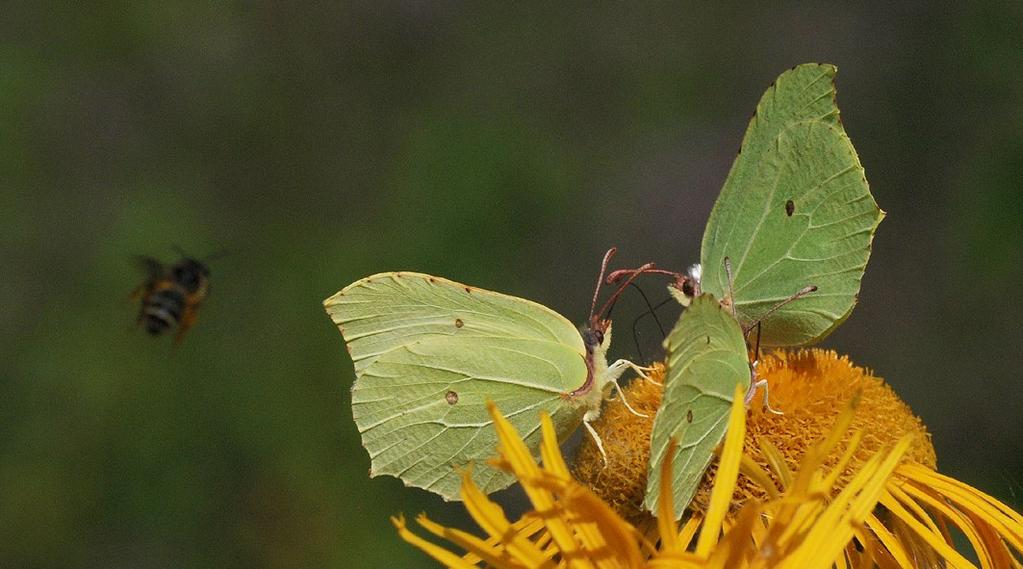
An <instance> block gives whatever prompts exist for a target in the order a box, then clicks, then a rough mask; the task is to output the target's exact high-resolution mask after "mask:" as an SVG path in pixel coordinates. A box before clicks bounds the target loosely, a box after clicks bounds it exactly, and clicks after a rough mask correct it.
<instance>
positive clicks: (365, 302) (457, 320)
mask: <svg viewBox="0 0 1023 569" xmlns="http://www.w3.org/2000/svg"><path fill="white" fill-rule="evenodd" d="M323 305H324V308H326V310H327V314H329V315H330V317H331V319H332V320H333V321H334V323H335V324H337V326H338V328H340V329H341V335H342V336H344V338H345V342H346V343H347V346H348V351H349V353H350V354H351V356H352V360H353V361H354V363H355V373H356V375H360V374H361V373H362V371H363V370H365V369H366V368H367V367H368V366H369V365H370V364H372V363H373V361H375V360H376V358H378V357H380V356H381V355H383V354H386V353H387V352H390V351H391V350H394V349H396V348H399V347H401V346H405V345H407V344H410V343H412V342H417V341H421V340H425V339H427V338H429V337H432V336H452V337H453V336H456V335H457V336H458V337H462V338H464V337H488V338H518V339H535V340H543V341H548V342H555V343H558V344H563V345H565V346H567V347H570V348H571V349H573V350H575V351H577V352H578V353H579V354H581V355H584V354H585V353H586V352H585V348H584V347H583V341H582V337H580V335H579V332H578V330H576V328H575V326H573V325H572V323H571V322H569V321H568V320H567V319H565V317H563V316H561V315H560V314H558V313H557V312H554V311H553V310H551V309H549V308H547V307H545V306H543V305H540V304H537V303H535V302H531V301H528V300H524V299H521V298H516V297H514V296H508V295H505V294H500V293H497V292H491V291H488V290H483V289H479V288H475V287H471V286H468V285H464V284H461V283H457V282H454V281H449V280H447V279H443V278H440V277H434V276H430V275H424V274H420V273H407V272H398V273H380V274H376V275H373V276H370V277H366V278H364V279H362V280H359V281H356V282H354V283H352V284H350V285H348V286H347V287H345V288H344V289H343V290H341V291H340V292H338V293H337V294H335V295H334V296H332V297H330V298H328V299H327V300H325V301H324V302H323Z"/></svg>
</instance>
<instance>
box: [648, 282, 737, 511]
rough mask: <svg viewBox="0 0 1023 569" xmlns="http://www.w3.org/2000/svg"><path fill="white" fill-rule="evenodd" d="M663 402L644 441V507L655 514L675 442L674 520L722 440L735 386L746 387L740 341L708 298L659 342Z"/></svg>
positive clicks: (730, 319) (721, 310)
mask: <svg viewBox="0 0 1023 569" xmlns="http://www.w3.org/2000/svg"><path fill="white" fill-rule="evenodd" d="M665 348H666V349H667V351H668V361H667V371H666V374H665V384H664V397H663V399H662V401H661V406H660V408H659V409H658V411H657V416H656V418H655V419H654V426H653V431H652V433H651V438H650V461H649V467H648V470H647V473H648V474H647V487H646V499H645V501H644V506H645V507H646V508H647V509H648V510H649V511H656V509H657V498H658V493H659V490H660V483H661V482H660V479H661V464H662V463H663V462H664V460H665V459H666V458H667V457H666V456H665V455H666V453H667V450H668V444H669V442H670V441H671V439H675V440H676V441H677V442H678V447H677V450H676V451H675V458H674V461H673V470H672V475H673V478H672V495H673V496H674V502H675V503H674V511H675V517H676V518H679V517H681V515H682V512H683V511H684V510H685V508H686V506H688V505H689V502H690V500H692V498H693V495H694V494H695V493H696V489H697V487H698V486H699V484H700V480H701V479H702V478H703V473H704V471H705V470H706V469H707V466H708V465H709V464H710V460H711V457H712V456H713V453H714V448H715V447H716V446H717V445H718V444H719V443H720V442H721V440H722V439H723V438H724V436H725V430H726V427H727V426H728V413H729V409H730V408H731V405H732V398H733V396H734V393H735V386H736V384H741V385H743V387H745V388H747V389H748V388H749V384H750V369H749V359H748V356H747V353H746V342H745V340H744V338H743V334H742V330H741V329H740V328H739V324H738V322H737V321H736V320H735V318H734V317H733V316H732V315H731V313H730V312H729V311H728V310H727V309H725V308H723V307H722V306H721V303H720V302H718V300H717V299H715V298H714V296H713V295H710V294H703V295H701V296H699V297H696V298H695V299H693V302H692V304H691V305H690V306H689V308H688V309H686V311H685V312H683V313H682V316H681V317H680V318H679V321H678V323H677V324H676V325H675V328H674V329H673V330H672V331H671V334H669V335H668V338H667V340H665Z"/></svg>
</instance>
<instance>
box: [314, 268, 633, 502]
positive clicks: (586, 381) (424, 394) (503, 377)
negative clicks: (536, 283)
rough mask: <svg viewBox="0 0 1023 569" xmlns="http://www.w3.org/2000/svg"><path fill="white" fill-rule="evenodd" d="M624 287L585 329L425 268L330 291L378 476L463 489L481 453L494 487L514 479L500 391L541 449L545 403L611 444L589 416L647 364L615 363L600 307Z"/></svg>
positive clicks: (481, 471)
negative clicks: (503, 456)
mask: <svg viewBox="0 0 1023 569" xmlns="http://www.w3.org/2000/svg"><path fill="white" fill-rule="evenodd" d="M613 254H614V249H612V250H610V251H608V253H607V255H605V257H604V263H603V265H602V268H601V274H600V280H598V291H599V286H600V283H601V282H602V280H603V277H604V271H605V269H606V267H607V263H608V262H609V260H610V258H611V256H612V255H613ZM623 288H624V287H623ZM620 292H621V289H620V290H619V291H618V292H616V293H615V296H613V297H612V298H611V299H610V300H609V301H608V302H607V303H606V304H605V306H604V308H602V309H601V310H600V311H597V312H595V311H594V310H595V308H596V302H597V295H596V294H594V297H593V304H592V305H591V311H590V319H589V322H588V323H587V326H586V327H585V328H584V329H583V331H582V332H581V333H580V331H579V330H577V329H576V327H575V326H573V325H572V323H571V322H569V321H568V320H567V319H565V318H564V317H563V316H561V315H560V314H558V313H556V312H554V311H553V310H551V309H549V308H547V307H545V306H542V305H540V304H537V303H535V302H531V301H529V300H524V299H521V298H516V297H514V296H508V295H504V294H500V293H497V292H491V291H487V290H483V289H479V288H475V287H471V286H467V285H464V284H461V283H457V282H454V281H449V280H447V279H443V278H440V277H435V276H430V275H425V274H420V273H409V272H396V273H380V274H376V275H373V276H370V277H366V278H364V279H362V280H359V281H356V282H354V283H352V284H351V285H348V286H347V287H345V288H344V289H343V290H341V291H340V292H338V293H337V294H335V295H333V296H331V297H330V298H328V299H327V300H325V301H324V303H323V304H324V307H325V308H326V310H327V314H329V315H330V317H331V319H332V320H333V321H334V323H335V324H337V326H338V328H339V329H340V330H341V335H342V336H343V337H344V339H345V342H346V343H347V347H348V352H349V353H350V354H351V357H352V361H353V362H354V364H355V376H356V380H355V383H354V385H353V386H352V415H353V416H354V418H355V423H356V425H357V426H358V429H359V432H360V433H361V434H362V443H363V446H364V447H365V448H366V450H367V451H369V455H370V458H371V470H370V476H378V475H382V474H387V475H391V476H396V477H398V478H400V479H401V480H403V481H404V482H405V484H406V485H407V486H415V487H418V488H424V489H426V490H429V491H431V492H435V493H437V494H440V495H441V496H442V497H443V498H444V499H446V500H457V499H459V486H460V483H461V474H460V472H459V470H460V469H462V468H464V467H466V466H467V465H469V464H470V463H474V466H473V468H472V477H473V480H474V481H475V483H476V484H477V485H478V486H479V487H480V488H481V489H482V490H483V491H484V492H486V493H490V492H494V491H497V490H500V489H502V488H505V487H507V486H509V485H510V484H511V483H512V482H514V477H513V476H512V475H510V474H508V473H506V472H503V471H501V470H499V469H496V468H494V467H493V466H491V465H489V464H488V463H487V460H488V459H491V458H494V457H495V456H497V450H496V446H497V438H496V434H495V431H494V428H493V426H492V424H491V423H492V421H491V419H490V416H489V414H488V413H487V408H486V402H487V401H488V400H490V401H494V402H495V403H496V404H497V406H498V408H500V409H501V412H502V413H504V414H505V416H506V417H507V418H508V419H509V420H510V421H511V423H512V424H513V425H514V426H515V428H516V429H517V430H518V431H519V432H520V433H523V436H524V438H525V441H526V444H527V446H528V447H529V448H530V449H531V450H532V451H533V453H534V455H536V456H537V457H538V456H539V442H540V419H539V415H540V412H541V411H546V412H547V413H548V414H549V415H550V417H551V420H552V421H553V423H554V427H555V429H556V430H557V432H558V436H559V438H560V439H561V440H564V439H565V438H567V437H568V436H569V435H570V434H571V433H572V432H574V431H575V429H576V428H578V426H579V424H580V423H582V424H583V425H585V426H586V428H587V430H588V431H589V433H590V434H591V435H592V436H593V437H594V440H595V441H596V442H597V445H598V448H600V449H601V452H603V445H602V443H601V441H600V438H599V437H598V436H597V434H596V431H594V430H593V427H592V426H590V424H589V423H590V422H591V421H593V420H594V419H596V418H597V417H599V415H600V410H601V404H602V403H603V400H604V399H605V398H606V397H607V396H608V395H609V394H610V391H611V388H612V386H617V385H618V383H617V380H618V378H619V377H620V376H621V375H622V373H624V372H625V370H626V369H629V368H632V369H634V370H635V371H636V372H637V373H639V374H640V375H641V376H643V375H644V374H643V372H644V371H647V368H642V367H639V366H637V365H636V364H634V363H632V362H630V361H627V360H617V361H615V362H614V363H612V364H611V365H608V364H607V359H606V354H607V350H608V347H609V346H610V343H611V326H610V324H611V323H610V321H609V320H602V319H600V315H601V314H603V313H604V311H605V310H606V309H607V308H608V307H609V306H610V305H612V304H613V301H614V300H615V298H616V297H617V295H618V294H620Z"/></svg>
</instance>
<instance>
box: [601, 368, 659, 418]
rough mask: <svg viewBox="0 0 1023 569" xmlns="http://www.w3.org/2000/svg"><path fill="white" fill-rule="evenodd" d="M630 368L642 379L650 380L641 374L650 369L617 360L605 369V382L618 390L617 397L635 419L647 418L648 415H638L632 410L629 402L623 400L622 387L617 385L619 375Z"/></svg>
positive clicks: (638, 413)
mask: <svg viewBox="0 0 1023 569" xmlns="http://www.w3.org/2000/svg"><path fill="white" fill-rule="evenodd" d="M630 368H631V369H632V370H633V371H635V372H636V374H637V375H639V376H640V377H642V378H643V379H646V380H650V376H648V375H646V374H645V373H643V372H644V371H650V369H652V368H644V367H640V366H638V365H636V364H634V363H632V362H630V361H629V360H618V361H616V362H615V363H613V364H611V365H609V366H608V367H607V380H608V381H609V382H611V383H613V384H614V386H615V388H617V389H618V396H619V397H621V398H622V403H625V407H626V408H627V409H628V410H629V411H631V412H632V414H633V415H636V416H637V417H649V415H644V414H643V413H640V412H639V411H636V410H635V409H633V408H632V405H629V400H628V399H626V398H625V392H624V391H622V386H621V384H619V383H618V378H619V377H621V375H622V374H623V373H624V372H625V370H626V369H630Z"/></svg>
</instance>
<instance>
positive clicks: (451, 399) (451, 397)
mask: <svg viewBox="0 0 1023 569" xmlns="http://www.w3.org/2000/svg"><path fill="white" fill-rule="evenodd" d="M444 399H445V400H447V402H448V405H454V404H455V403H458V394H457V393H455V392H454V391H448V392H447V393H445V394H444Z"/></svg>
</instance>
